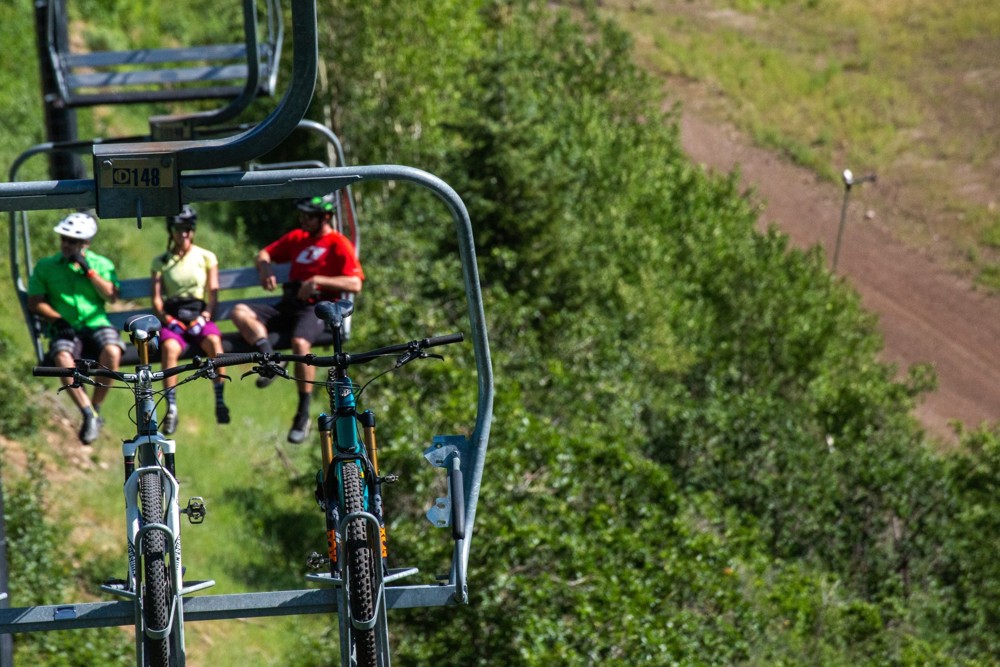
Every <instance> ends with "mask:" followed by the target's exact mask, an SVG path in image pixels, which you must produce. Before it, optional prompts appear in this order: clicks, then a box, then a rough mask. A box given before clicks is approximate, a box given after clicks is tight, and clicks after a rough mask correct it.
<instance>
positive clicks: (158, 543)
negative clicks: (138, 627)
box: [139, 472, 170, 667]
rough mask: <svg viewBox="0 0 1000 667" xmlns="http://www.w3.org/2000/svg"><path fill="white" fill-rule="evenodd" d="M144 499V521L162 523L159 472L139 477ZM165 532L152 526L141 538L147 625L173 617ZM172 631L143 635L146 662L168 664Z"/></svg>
mask: <svg viewBox="0 0 1000 667" xmlns="http://www.w3.org/2000/svg"><path fill="white" fill-rule="evenodd" d="M139 497H140V501H141V503H142V523H143V525H148V524H151V523H163V480H162V478H161V477H160V474H159V473H158V472H148V473H145V474H143V475H142V477H140V478H139ZM166 542H167V540H166V535H165V534H164V533H163V532H161V531H159V530H152V531H149V532H148V533H146V534H145V536H144V537H143V539H142V568H143V569H142V577H143V593H142V611H143V620H144V621H145V625H146V628H148V629H150V630H163V629H165V628H166V627H167V623H168V622H169V620H170V590H169V589H170V581H169V579H168V577H167V562H166V555H167V554H166ZM168 639H169V634H168V635H167V637H164V638H163V639H153V638H151V637H149V636H144V637H143V638H142V642H143V646H144V649H145V654H146V664H148V665H149V666H150V667H169V665H170V642H169V641H168Z"/></svg>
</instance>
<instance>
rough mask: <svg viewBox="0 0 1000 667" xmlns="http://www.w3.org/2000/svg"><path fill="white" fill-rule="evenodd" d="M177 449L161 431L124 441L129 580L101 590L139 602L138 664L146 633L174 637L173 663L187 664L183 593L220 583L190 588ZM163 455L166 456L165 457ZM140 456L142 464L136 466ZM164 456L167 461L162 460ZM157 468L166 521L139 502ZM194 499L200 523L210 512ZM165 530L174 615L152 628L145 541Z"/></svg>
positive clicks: (196, 584)
mask: <svg viewBox="0 0 1000 667" xmlns="http://www.w3.org/2000/svg"><path fill="white" fill-rule="evenodd" d="M175 452H176V443H175V442H174V441H173V440H167V439H165V438H163V437H162V436H160V435H159V434H155V435H151V436H141V437H140V438H138V439H136V440H128V441H125V442H124V443H122V453H123V456H124V464H125V466H124V467H125V484H124V487H123V490H124V495H125V525H126V536H127V548H128V569H127V573H126V580H125V581H124V582H121V583H120V584H119V583H109V584H104V585H102V586H101V589H102V590H104V591H106V592H108V593H112V594H113V595H117V596H119V597H121V598H124V599H126V600H129V601H131V602H133V604H134V610H135V611H134V618H135V642H136V665H137V667H143V665H145V664H146V662H145V644H144V642H143V638H144V637H148V638H150V639H154V640H155V639H163V638H165V637H168V636H169V637H170V654H171V665H175V666H176V667H184V664H185V654H184V608H183V603H182V601H181V598H182V596H183V595H187V594H189V593H193V592H195V591H198V590H201V589H203V588H208V587H209V586H213V585H214V584H215V582H214V581H211V580H209V581H200V582H193V583H192V584H191V585H189V586H188V587H187V588H185V587H184V583H183V572H184V568H183V564H182V561H181V537H180V515H181V513H182V510H181V509H180V505H179V503H178V497H179V493H180V485H179V484H178V482H177V479H176V478H175V477H174V474H173V469H172V468H173V465H172V463H173V458H174V454H175ZM161 455H162V456H161ZM137 456H138V459H139V466H138V467H137V466H136V458H137ZM161 458H162V460H161ZM150 473H153V474H155V475H157V476H158V478H159V481H160V488H161V489H162V492H163V497H164V500H163V516H162V517H160V520H159V521H157V520H155V519H153V520H149V521H145V522H144V521H143V518H142V509H141V508H140V506H139V495H140V493H139V481H140V480H141V479H142V478H143V476H145V475H148V474H150ZM195 500H199V499H192V502H189V504H188V508H187V509H185V510H183V512H184V513H186V514H188V515H189V519H190V520H192V521H193V522H195V523H200V521H201V520H202V519H203V517H204V509H203V507H204V506H203V504H202V505H201V509H200V510H199V509H198V505H197V503H195V509H194V511H193V512H192V503H194V501H195ZM154 532H158V533H162V535H163V538H164V540H165V544H166V545H169V546H168V548H166V549H165V550H164V551H165V555H166V559H167V575H168V578H169V581H170V592H171V597H170V608H169V614H168V617H167V618H168V620H167V623H166V625H165V626H164V627H162V628H151V627H149V626H148V624H147V622H146V613H145V609H144V607H143V605H144V601H143V594H142V593H143V581H142V572H143V563H142V561H141V559H142V554H143V544H144V542H145V540H146V539H148V538H149V536H150V535H151V534H152V533H154Z"/></svg>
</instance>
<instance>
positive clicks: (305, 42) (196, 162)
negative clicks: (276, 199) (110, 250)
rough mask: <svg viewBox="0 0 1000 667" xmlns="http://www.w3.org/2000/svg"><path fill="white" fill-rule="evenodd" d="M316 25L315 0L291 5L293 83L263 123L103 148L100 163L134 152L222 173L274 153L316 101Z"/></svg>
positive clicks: (182, 167)
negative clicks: (215, 134)
mask: <svg viewBox="0 0 1000 667" xmlns="http://www.w3.org/2000/svg"><path fill="white" fill-rule="evenodd" d="M316 26H317V23H316V0H292V35H293V42H294V43H293V49H292V82H291V84H290V85H289V88H288V90H287V91H286V92H285V95H284V97H283V98H282V100H281V102H280V104H279V105H278V107H277V108H276V109H275V110H274V111H273V112H271V114H270V115H269V116H268V117H267V118H266V119H264V121H262V122H261V123H260V124H258V125H256V126H254V127H252V128H250V129H249V130H246V131H245V132H242V133H241V134H238V135H236V136H234V137H228V138H226V139H209V140H200V141H164V142H142V143H135V144H114V145H99V146H95V147H94V160H95V164H97V163H99V162H100V161H101V160H103V159H107V158H109V157H112V156H115V157H127V156H128V155H129V154H130V153H134V154H139V155H148V154H151V153H162V154H169V155H173V156H175V157H176V160H177V169H178V170H179V171H184V170H189V169H217V168H220V167H226V166H230V165H233V164H242V163H245V162H249V161H250V160H253V159H254V158H257V157H259V156H261V155H264V154H265V153H268V152H270V151H271V150H273V149H274V148H276V147H277V146H278V145H279V144H281V142H282V141H284V140H285V138H286V137H288V135H289V134H291V132H292V131H293V130H294V129H295V128H296V127H297V126H298V124H299V121H300V120H301V119H302V118H303V117H304V116H305V114H306V111H307V110H308V108H309V103H310V102H311V101H312V96H313V92H314V90H315V87H316V71H317V67H316V62H317V59H318V48H319V47H318V39H317V27H316Z"/></svg>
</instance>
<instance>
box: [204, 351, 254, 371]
mask: <svg viewBox="0 0 1000 667" xmlns="http://www.w3.org/2000/svg"><path fill="white" fill-rule="evenodd" d="M255 361H260V352H242V353H241V352H231V353H228V354H220V355H219V356H217V357H216V358H215V359H213V362H214V364H215V366H216V367H217V368H222V367H224V366H241V365H243V364H252V363H254V362H255Z"/></svg>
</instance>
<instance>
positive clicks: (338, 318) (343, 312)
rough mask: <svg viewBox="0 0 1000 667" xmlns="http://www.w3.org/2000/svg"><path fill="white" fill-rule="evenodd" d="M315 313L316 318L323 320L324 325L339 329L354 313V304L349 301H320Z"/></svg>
mask: <svg viewBox="0 0 1000 667" xmlns="http://www.w3.org/2000/svg"><path fill="white" fill-rule="evenodd" d="M314 312H315V313H316V317H318V318H319V319H321V320H323V323H324V324H326V325H327V326H329V327H333V328H337V329H339V328H340V327H341V325H342V324H343V323H344V318H346V317H348V316H349V315H350V314H351V313H353V312H354V303H353V302H352V301H350V300H348V299H338V300H337V301H320V302H319V303H317V304H316V310H315V311H314Z"/></svg>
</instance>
